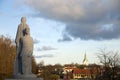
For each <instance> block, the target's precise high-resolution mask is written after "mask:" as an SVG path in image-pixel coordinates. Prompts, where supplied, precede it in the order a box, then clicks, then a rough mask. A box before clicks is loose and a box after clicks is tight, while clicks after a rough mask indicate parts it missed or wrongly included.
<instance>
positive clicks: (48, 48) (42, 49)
mask: <svg viewBox="0 0 120 80" xmlns="http://www.w3.org/2000/svg"><path fill="white" fill-rule="evenodd" d="M49 50H56V48H53V47H51V46H43V47H41V48H40V47H39V48H38V49H37V51H49Z"/></svg>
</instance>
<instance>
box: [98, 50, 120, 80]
mask: <svg viewBox="0 0 120 80" xmlns="http://www.w3.org/2000/svg"><path fill="white" fill-rule="evenodd" d="M97 57H98V59H99V60H100V63H102V64H103V65H104V70H105V71H104V72H103V73H102V74H103V76H102V79H103V80H118V79H119V75H118V74H117V73H118V70H120V68H119V67H118V66H120V55H119V52H117V51H107V50H106V49H100V50H99V53H97Z"/></svg>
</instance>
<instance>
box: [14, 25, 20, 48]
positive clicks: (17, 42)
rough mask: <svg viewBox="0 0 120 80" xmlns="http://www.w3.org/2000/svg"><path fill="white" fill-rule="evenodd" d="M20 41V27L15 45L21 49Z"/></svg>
mask: <svg viewBox="0 0 120 80" xmlns="http://www.w3.org/2000/svg"><path fill="white" fill-rule="evenodd" d="M19 40H20V26H18V29H17V34H16V39H15V43H16V46H17V47H19Z"/></svg>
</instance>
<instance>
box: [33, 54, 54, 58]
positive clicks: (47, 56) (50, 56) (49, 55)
mask: <svg viewBox="0 0 120 80" xmlns="http://www.w3.org/2000/svg"><path fill="white" fill-rule="evenodd" d="M34 57H35V58H52V57H54V55H53V54H45V55H40V56H34Z"/></svg>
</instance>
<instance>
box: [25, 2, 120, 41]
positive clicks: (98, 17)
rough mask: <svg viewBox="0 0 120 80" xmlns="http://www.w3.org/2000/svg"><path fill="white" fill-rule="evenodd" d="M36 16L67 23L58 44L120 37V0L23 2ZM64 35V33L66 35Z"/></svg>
mask: <svg viewBox="0 0 120 80" xmlns="http://www.w3.org/2000/svg"><path fill="white" fill-rule="evenodd" d="M24 1H25V3H26V4H27V5H29V6H30V7H32V8H34V9H35V11H36V12H37V15H36V16H39V17H44V18H49V19H52V20H57V21H60V22H63V23H65V24H66V29H65V31H66V32H67V33H68V34H67V35H63V38H62V39H59V40H58V41H67V40H68V41H71V39H70V37H69V36H72V37H73V38H80V39H84V40H89V39H93V40H106V39H116V38H120V5H119V4H120V0H24ZM63 34H64V33H63Z"/></svg>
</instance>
